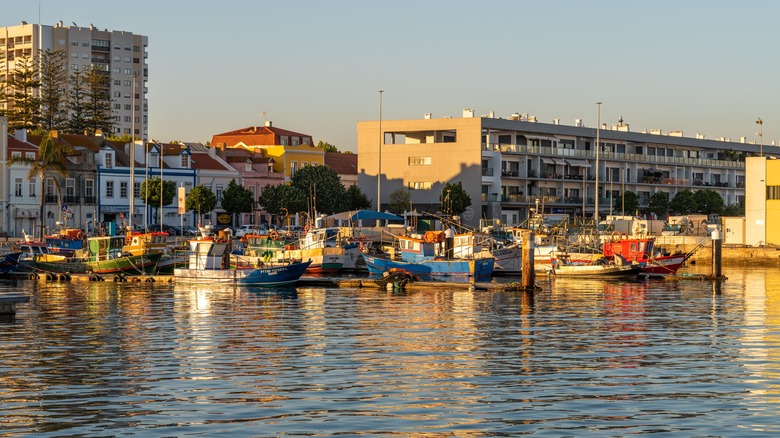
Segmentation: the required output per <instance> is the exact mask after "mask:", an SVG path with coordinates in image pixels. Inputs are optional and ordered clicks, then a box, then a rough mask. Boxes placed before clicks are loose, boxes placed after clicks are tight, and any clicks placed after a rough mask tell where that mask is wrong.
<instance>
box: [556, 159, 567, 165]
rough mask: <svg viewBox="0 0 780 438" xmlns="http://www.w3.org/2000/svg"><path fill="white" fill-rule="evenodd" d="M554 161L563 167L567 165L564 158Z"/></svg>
mask: <svg viewBox="0 0 780 438" xmlns="http://www.w3.org/2000/svg"><path fill="white" fill-rule="evenodd" d="M553 161H555V164H560V165H561V166H565V165H566V161H565V160H564V159H563V158H553Z"/></svg>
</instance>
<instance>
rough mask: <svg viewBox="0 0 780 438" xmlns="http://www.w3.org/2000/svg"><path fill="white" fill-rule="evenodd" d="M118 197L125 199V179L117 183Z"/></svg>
mask: <svg viewBox="0 0 780 438" xmlns="http://www.w3.org/2000/svg"><path fill="white" fill-rule="evenodd" d="M119 197H120V198H121V199H127V181H121V182H120V183H119Z"/></svg>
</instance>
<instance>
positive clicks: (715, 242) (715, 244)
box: [710, 230, 723, 279]
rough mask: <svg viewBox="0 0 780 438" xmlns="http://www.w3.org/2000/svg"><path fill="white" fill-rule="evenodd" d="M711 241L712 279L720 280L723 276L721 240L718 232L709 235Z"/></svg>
mask: <svg viewBox="0 0 780 438" xmlns="http://www.w3.org/2000/svg"><path fill="white" fill-rule="evenodd" d="M710 239H711V241H712V277H713V278H716V279H717V278H721V277H722V276H723V269H722V268H723V263H722V254H723V251H722V243H723V242H722V240H721V238H720V230H714V231H713V232H712V234H710Z"/></svg>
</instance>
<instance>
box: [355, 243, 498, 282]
mask: <svg viewBox="0 0 780 438" xmlns="http://www.w3.org/2000/svg"><path fill="white" fill-rule="evenodd" d="M398 243H399V251H400V260H395V259H393V257H391V256H378V255H371V254H366V253H362V257H363V260H365V262H366V268H368V272H369V273H370V274H371V275H379V276H381V275H383V274H384V273H385V272H390V271H398V270H403V271H405V272H408V273H409V274H412V275H414V276H416V277H419V278H420V279H423V280H440V281H489V280H490V277H491V276H492V275H493V266H494V265H495V258H494V257H482V258H448V257H443V256H437V255H436V254H446V249H443V247H442V248H438V251H437V245H439V246H442V245H443V244H444V243H445V241H444V236H443V233H436V232H430V231H429V232H427V233H425V235H419V234H412V235H410V236H398Z"/></svg>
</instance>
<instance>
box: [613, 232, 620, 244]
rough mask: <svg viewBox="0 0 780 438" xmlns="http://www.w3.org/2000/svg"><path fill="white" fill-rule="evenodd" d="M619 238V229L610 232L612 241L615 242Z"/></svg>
mask: <svg viewBox="0 0 780 438" xmlns="http://www.w3.org/2000/svg"><path fill="white" fill-rule="evenodd" d="M618 240H620V231H615V232H613V233H612V241H613V242H617V241H618Z"/></svg>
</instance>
